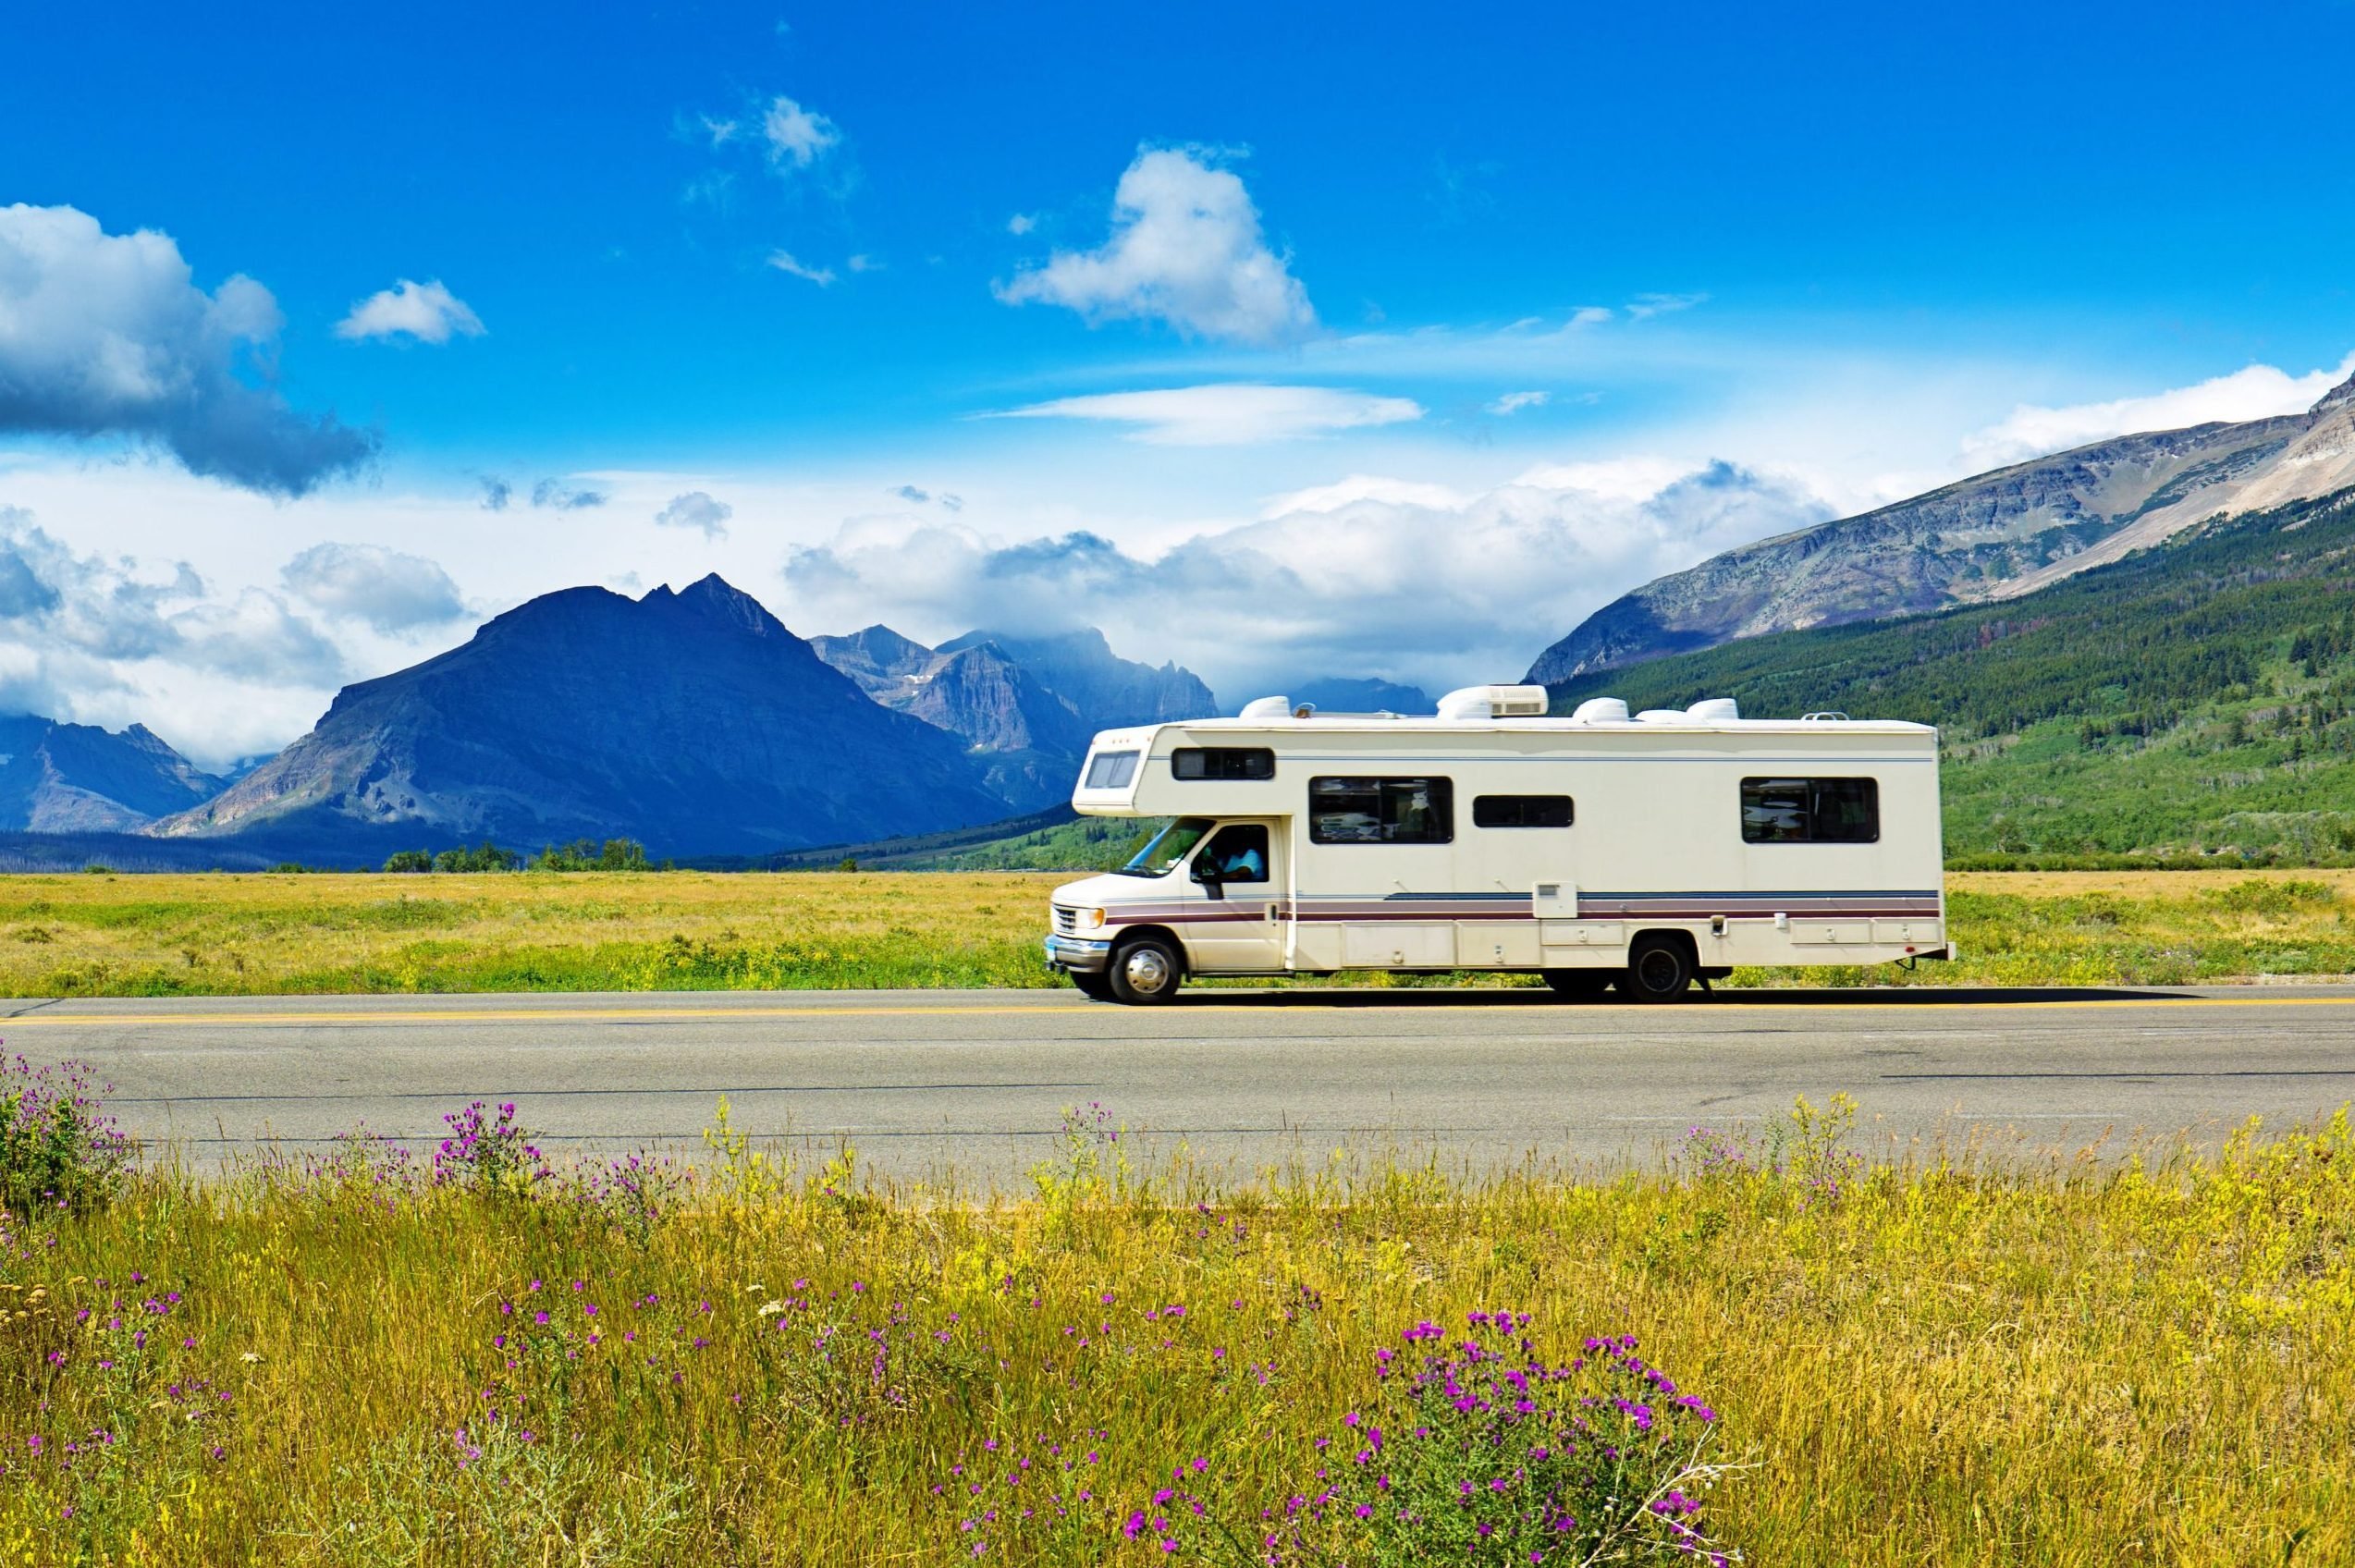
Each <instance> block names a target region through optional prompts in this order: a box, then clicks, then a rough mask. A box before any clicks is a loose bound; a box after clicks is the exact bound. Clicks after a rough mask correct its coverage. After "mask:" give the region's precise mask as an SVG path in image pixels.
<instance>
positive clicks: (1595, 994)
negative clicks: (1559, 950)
mask: <svg viewBox="0 0 2355 1568" xmlns="http://www.w3.org/2000/svg"><path fill="white" fill-rule="evenodd" d="M1617 974H1618V971H1617V970H1613V969H1549V970H1547V971H1545V983H1546V984H1547V985H1549V986H1552V987H1553V994H1554V995H1555V996H1557V997H1568V998H1571V999H1572V1000H1573V1001H1585V1002H1590V1001H1593V1000H1595V999H1596V998H1599V997H1601V995H1602V994H1603V993H1604V992H1605V991H1608V990H1609V989H1611V982H1612V981H1613V978H1615V977H1616V976H1617Z"/></svg>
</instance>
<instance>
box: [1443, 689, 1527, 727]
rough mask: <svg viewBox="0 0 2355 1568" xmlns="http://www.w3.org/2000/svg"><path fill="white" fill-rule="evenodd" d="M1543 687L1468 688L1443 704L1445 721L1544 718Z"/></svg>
mask: <svg viewBox="0 0 2355 1568" xmlns="http://www.w3.org/2000/svg"><path fill="white" fill-rule="evenodd" d="M1549 700H1550V699H1549V698H1548V697H1547V695H1546V689H1545V688H1544V687H1542V686H1466V687H1463V688H1460V689H1459V690H1456V691H1453V692H1449V693H1448V694H1447V695H1446V696H1444V697H1441V699H1440V700H1439V716H1440V717H1441V718H1459V719H1461V718H1543V717H1545V713H1546V705H1547V704H1548V702H1549Z"/></svg>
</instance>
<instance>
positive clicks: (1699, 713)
mask: <svg viewBox="0 0 2355 1568" xmlns="http://www.w3.org/2000/svg"><path fill="white" fill-rule="evenodd" d="M1685 717H1687V718H1689V719H1691V720H1692V721H1693V722H1694V723H1696V724H1733V723H1736V722H1737V721H1739V719H1740V718H1741V717H1742V705H1741V704H1739V703H1736V701H1735V700H1734V699H1733V698H1731V697H1704V698H1703V699H1702V700H1701V701H1699V702H1698V703H1695V704H1693V705H1692V706H1691V707H1688V708H1687V709H1686V710H1685Z"/></svg>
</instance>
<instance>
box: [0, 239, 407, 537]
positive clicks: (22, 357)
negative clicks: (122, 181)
mask: <svg viewBox="0 0 2355 1568" xmlns="http://www.w3.org/2000/svg"><path fill="white" fill-rule="evenodd" d="M282 325H284V324H283V319H282V318H281V316H280V315H279V312H278V304H277V300H275V299H274V298H272V296H271V294H270V291H269V290H268V289H267V288H263V287H262V285H260V284H259V283H256V282H254V281H253V279H251V278H250V277H243V276H237V277H231V278H229V279H228V280H227V281H226V282H224V283H223V284H222V285H221V286H220V287H219V288H215V290H213V291H212V292H211V293H209V294H208V293H206V292H205V291H204V290H203V289H202V288H198V287H197V286H196V285H195V283H194V282H193V281H192V280H191V276H190V267H189V264H188V263H187V262H186V261H185V260H183V259H182V258H181V256H180V252H179V247H178V245H176V244H175V243H173V241H172V239H171V237H170V236H169V235H166V234H158V233H156V232H155V231H153V229H141V230H140V231H139V232H137V233H135V234H108V233H106V232H105V231H104V230H103V229H102V228H100V227H99V226H98V220H97V219H95V218H93V217H92V216H90V214H87V213H83V212H80V211H79V210H77V209H75V208H72V207H32V206H26V205H24V204H22V203H18V205H15V206H11V207H0V432H11V431H14V432H23V433H26V434H30V435H65V436H75V437H83V438H88V437H92V436H106V435H119V436H127V437H129V438H130V439H132V440H134V441H140V442H144V443H149V444H152V445H153V446H156V447H162V448H163V449H164V450H166V451H168V452H169V453H171V455H172V456H173V457H175V458H177V459H178V460H179V461H180V463H181V464H182V465H183V466H185V467H186V468H187V469H188V470H189V471H190V472H192V473H199V474H203V475H207V476H209V477H212V478H215V479H221V480H226V481H227V482H228V483H229V484H237V485H241V486H244V487H245V488H247V489H250V490H258V491H261V492H264V494H267V495H273V496H301V495H303V494H306V493H307V492H309V491H311V490H313V489H314V488H316V487H317V486H318V485H319V484H323V483H324V482H325V481H326V480H328V479H331V478H333V477H335V476H337V475H338V474H344V473H350V472H352V471H354V470H356V469H359V468H362V467H364V466H365V465H366V464H367V463H368V462H369V461H370V460H371V459H373V458H374V456H375V452H376V446H377V441H376V437H375V436H374V435H373V434H371V433H369V432H367V431H363V430H354V429H352V428H351V427H350V426H349V425H346V424H343V423H338V422H337V419H336V417H335V415H333V414H332V413H328V414H316V415H313V414H305V413H301V412H300V411H298V410H294V409H292V408H289V407H288V404H287V401H286V399H285V398H282V397H280V396H279V395H278V394H277V392H276V390H275V389H274V388H272V387H271V386H269V385H268V382H267V378H266V375H265V374H264V373H265V372H266V371H267V370H268V369H269V367H270V366H271V365H272V364H273V363H274V362H275V361H276V348H277V337H278V332H279V329H280V327H281V326H282ZM257 378H258V379H260V382H261V384H260V385H255V384H254V382H255V379H257Z"/></svg>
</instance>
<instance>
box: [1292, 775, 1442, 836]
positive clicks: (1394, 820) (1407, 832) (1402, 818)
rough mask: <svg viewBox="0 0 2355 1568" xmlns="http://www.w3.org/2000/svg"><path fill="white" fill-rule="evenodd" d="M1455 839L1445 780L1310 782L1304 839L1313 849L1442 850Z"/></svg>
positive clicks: (1327, 779) (1339, 780) (1367, 779)
mask: <svg viewBox="0 0 2355 1568" xmlns="http://www.w3.org/2000/svg"><path fill="white" fill-rule="evenodd" d="M1308 839H1309V842H1311V843H1316V844H1446V843H1453V841H1454V839H1455V787H1454V785H1453V783H1452V782H1451V781H1450V780H1448V779H1445V778H1311V779H1310V780H1308Z"/></svg>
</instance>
